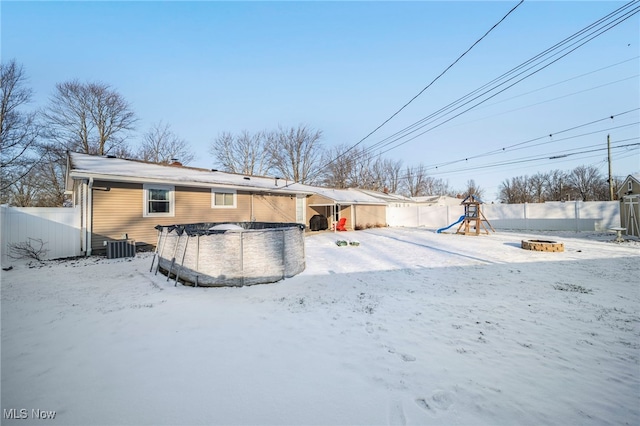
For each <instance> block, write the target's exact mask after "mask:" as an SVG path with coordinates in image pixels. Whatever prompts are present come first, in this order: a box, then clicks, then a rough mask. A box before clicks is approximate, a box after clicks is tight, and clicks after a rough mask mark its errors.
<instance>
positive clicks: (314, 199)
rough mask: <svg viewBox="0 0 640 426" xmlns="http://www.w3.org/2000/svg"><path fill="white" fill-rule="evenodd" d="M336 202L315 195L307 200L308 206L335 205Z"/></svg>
mask: <svg viewBox="0 0 640 426" xmlns="http://www.w3.org/2000/svg"><path fill="white" fill-rule="evenodd" d="M335 203H336V202H335V201H334V200H332V199H331V198H327V197H323V196H322V195H318V194H313V195H311V196H310V197H309V198H307V205H313V204H319V205H326V204H335Z"/></svg>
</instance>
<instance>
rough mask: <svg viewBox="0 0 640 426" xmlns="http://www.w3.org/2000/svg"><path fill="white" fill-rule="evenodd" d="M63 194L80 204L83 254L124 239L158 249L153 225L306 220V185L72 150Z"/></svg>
mask: <svg viewBox="0 0 640 426" xmlns="http://www.w3.org/2000/svg"><path fill="white" fill-rule="evenodd" d="M66 190H67V194H69V195H72V196H73V205H74V206H80V210H81V218H80V221H81V236H80V239H81V241H82V247H83V249H82V251H83V252H85V253H86V254H87V255H90V254H91V253H92V252H93V253H95V252H96V251H99V252H102V251H104V250H105V248H104V246H105V244H106V241H109V240H119V239H123V238H125V237H127V238H130V239H133V240H135V241H136V244H137V245H151V246H153V245H155V244H156V242H157V231H156V229H155V226H156V225H173V224H188V223H201V222H227V221H228V222H247V221H258V222H296V223H306V221H307V219H306V217H305V213H306V205H307V203H306V198H307V197H308V196H309V195H311V192H310V191H309V187H307V186H304V185H300V184H296V183H292V182H286V181H285V180H284V179H277V178H266V177H255V176H243V175H238V174H232V173H224V172H219V171H216V170H207V169H197V168H191V167H184V166H181V165H173V166H172V165H159V164H153V163H147V162H142V161H136V160H125V159H120V158H111V157H102V156H94V155H86V154H79V153H69V156H68V160H67V175H66Z"/></svg>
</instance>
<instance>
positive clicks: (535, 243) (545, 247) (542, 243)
mask: <svg viewBox="0 0 640 426" xmlns="http://www.w3.org/2000/svg"><path fill="white" fill-rule="evenodd" d="M521 247H522V248H523V249H525V250H533V251H551V252H560V251H564V244H563V243H559V242H556V241H546V240H522V245H521Z"/></svg>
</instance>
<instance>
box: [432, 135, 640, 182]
mask: <svg viewBox="0 0 640 426" xmlns="http://www.w3.org/2000/svg"><path fill="white" fill-rule="evenodd" d="M632 146H638V147H640V142H637V143H631V144H626V145H618V146H612V147H611V149H612V150H614V149H620V148H628V147H632ZM607 149H608V148H596V149H590V150H584V151H579V152H573V153H569V154H565V155H563V156H562V157H559V158H564V157H569V156H572V155H578V154H586V153H592V152H600V151H606V150H607ZM549 159H550V158H549V157H548V156H547V155H543V156H539V157H535V158H532V157H525V158H523V159H519V160H509V161H503V162H499V163H493V164H484V165H479V166H474V167H465V168H463V169H457V170H450V171H447V172H436V173H434V175H443V174H453V173H457V172H467V171H469V170H479V169H487V168H494V167H503V166H509V165H512V164H522V163H527V162H532V161H542V160H544V161H547V160H549Z"/></svg>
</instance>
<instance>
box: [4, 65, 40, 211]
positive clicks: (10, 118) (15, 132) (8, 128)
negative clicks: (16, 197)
mask: <svg viewBox="0 0 640 426" xmlns="http://www.w3.org/2000/svg"><path fill="white" fill-rule="evenodd" d="M25 84H26V76H25V74H24V70H23V68H22V66H21V65H18V64H17V63H16V61H15V60H11V61H9V62H8V63H6V64H0V94H1V96H2V98H1V99H0V178H1V184H0V192H2V193H3V198H5V197H4V194H5V191H7V190H8V189H9V188H10V187H11V186H12V185H13V184H14V183H16V182H17V181H19V180H20V179H21V178H22V177H24V176H25V175H26V174H27V173H28V172H29V170H30V169H31V167H33V165H34V164H35V159H34V158H33V157H32V156H31V153H32V148H33V147H34V146H35V144H36V141H37V139H38V136H39V134H40V126H39V125H38V123H37V120H36V113H35V112H25V111H23V110H22V108H23V107H24V106H25V105H27V104H28V103H29V102H30V101H31V97H32V91H31V89H30V88H28V87H26V86H25ZM3 201H4V200H3Z"/></svg>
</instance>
